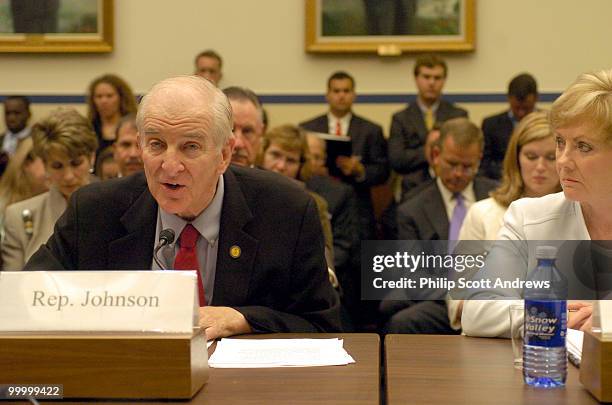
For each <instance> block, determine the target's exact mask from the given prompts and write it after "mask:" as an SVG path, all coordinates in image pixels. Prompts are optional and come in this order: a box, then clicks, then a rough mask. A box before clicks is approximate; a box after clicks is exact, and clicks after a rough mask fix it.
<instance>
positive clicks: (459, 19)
mask: <svg viewBox="0 0 612 405" xmlns="http://www.w3.org/2000/svg"><path fill="white" fill-rule="evenodd" d="M305 2H306V51H307V52H313V53H358V52H361V53H367V52H369V53H378V54H379V55H400V54H402V53H404V52H470V51H473V50H474V48H475V18H476V16H475V2H476V0H434V1H431V0H427V1H423V0H305ZM436 7H437V8H436Z"/></svg>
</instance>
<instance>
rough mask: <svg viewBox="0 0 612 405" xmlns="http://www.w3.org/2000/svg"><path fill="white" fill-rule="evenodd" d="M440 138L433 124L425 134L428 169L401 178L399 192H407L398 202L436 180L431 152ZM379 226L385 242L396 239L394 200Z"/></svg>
mask: <svg viewBox="0 0 612 405" xmlns="http://www.w3.org/2000/svg"><path fill="white" fill-rule="evenodd" d="M439 138H440V124H439V123H435V124H434V126H433V127H432V129H431V131H429V132H428V133H427V138H426V140H425V147H424V153H425V159H426V160H427V164H428V169H427V170H426V171H418V172H414V173H412V174H410V175H406V176H403V179H402V188H401V190H400V191H403V190H408V191H406V192H405V193H403V194H401V197H399V201H400V202H404V201H407V200H408V199H409V198H411V197H414V196H415V195H417V194H418V193H419V192H420V191H421V189H423V188H425V187H427V185H429V184H430V183H431V182H432V180H433V179H435V178H436V169H435V166H434V164H433V157H432V154H431V150H432V148H433V146H434V145H435V144H436V143H437V142H438V139H439ZM380 225H381V230H382V234H383V239H385V240H395V239H398V231H397V202H396V201H395V199H394V200H393V201H391V204H389V206H388V207H387V208H386V209H385V211H384V212H383V214H382V216H381V218H380Z"/></svg>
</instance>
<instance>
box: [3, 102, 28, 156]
mask: <svg viewBox="0 0 612 405" xmlns="http://www.w3.org/2000/svg"><path fill="white" fill-rule="evenodd" d="M30 116H31V114H30V99H29V98H27V97H25V96H8V97H6V98H5V99H4V123H5V124H6V132H4V133H3V134H1V135H0V146H2V151H4V152H6V153H7V154H8V155H9V156H11V155H13V154H14V153H15V151H16V150H17V145H18V144H19V143H20V142H21V141H23V140H24V139H26V138H28V137H29V136H30V128H29V127H28V121H29V119H30Z"/></svg>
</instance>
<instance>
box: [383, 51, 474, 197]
mask: <svg viewBox="0 0 612 405" xmlns="http://www.w3.org/2000/svg"><path fill="white" fill-rule="evenodd" d="M447 75H448V68H447V66H446V62H445V61H444V60H443V59H441V58H439V57H438V56H436V55H425V56H422V57H420V58H418V59H417V61H416V63H415V66H414V80H415V82H416V86H417V89H418V94H417V98H416V100H415V101H413V102H411V103H410V104H408V107H406V108H405V109H403V110H402V111H399V112H397V113H395V114H393V118H392V120H391V132H390V136H389V162H390V163H391V168H392V169H394V170H395V171H396V172H398V173H399V174H401V175H403V177H404V179H405V182H404V183H403V185H402V194H405V193H407V192H409V191H410V188H411V187H414V184H419V182H420V181H422V179H426V178H428V174H427V170H428V168H429V165H428V164H427V160H426V159H425V153H424V148H425V143H426V138H427V134H428V132H429V131H431V129H432V128H433V126H434V124H435V123H436V122H439V123H443V122H444V121H446V120H448V119H451V118H456V117H467V115H468V114H467V111H465V110H464V109H462V108H459V107H457V106H455V105H454V104H451V103H449V102H447V101H444V100H442V89H443V88H444V83H445V82H446V77H447Z"/></svg>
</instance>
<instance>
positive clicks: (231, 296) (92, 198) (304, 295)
mask: <svg viewBox="0 0 612 405" xmlns="http://www.w3.org/2000/svg"><path fill="white" fill-rule="evenodd" d="M224 181H225V195H224V198H223V208H222V213H221V223H220V234H219V250H218V256H217V269H216V275H215V286H214V296H213V301H212V305H217V306H231V307H233V308H235V309H236V310H238V311H239V312H241V313H242V314H243V315H244V316H245V317H246V319H247V321H248V322H249V324H250V325H251V327H252V328H253V330H254V331H257V332H322V331H336V330H338V329H339V328H340V326H339V325H340V321H339V300H338V297H337V294H336V292H335V291H334V290H333V288H332V287H331V284H330V283H329V280H328V276H327V268H326V264H325V258H324V254H323V249H324V248H323V237H322V232H321V225H320V223H319V219H318V217H317V211H316V207H315V204H314V201H313V200H312V198H310V197H309V196H308V195H307V194H306V193H305V192H304V191H303V190H300V189H299V188H298V187H297V186H295V185H292V184H291V183H290V182H289V181H288V180H287V179H284V178H282V177H281V176H278V175H275V174H272V173H266V172H264V171H260V170H255V169H245V168H238V167H234V166H231V167H230V168H229V169H228V170H227V171H226V173H225V174H224ZM157 211H158V206H157V203H156V201H155V200H154V198H153V196H152V195H151V193H150V192H149V189H148V187H147V183H146V179H145V177H144V175H143V174H136V175H133V176H128V177H125V178H122V179H117V180H111V181H107V182H100V183H96V184H91V185H89V186H86V187H83V188H81V189H79V190H78V191H77V192H75V193H74V194H73V195H72V197H71V199H70V203H69V206H68V208H67V210H66V212H65V213H64V215H62V217H61V218H60V219H59V220H58V222H57V224H56V227H55V231H54V234H53V235H52V236H51V238H50V239H49V241H48V242H47V243H46V244H45V245H43V246H42V247H41V248H40V250H39V251H38V252H37V253H35V254H34V256H32V258H31V259H30V261H29V262H28V264H27V265H26V268H25V269H26V270H43V269H44V270H50V269H58V270H60V269H79V270H143V269H150V268H151V264H152V260H153V246H154V244H155V242H156V235H155V227H156V220H157ZM234 245H237V246H240V248H241V250H242V254H241V256H240V257H239V258H238V259H233V258H232V257H230V255H229V253H228V252H229V250H230V247H231V246H234Z"/></svg>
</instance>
